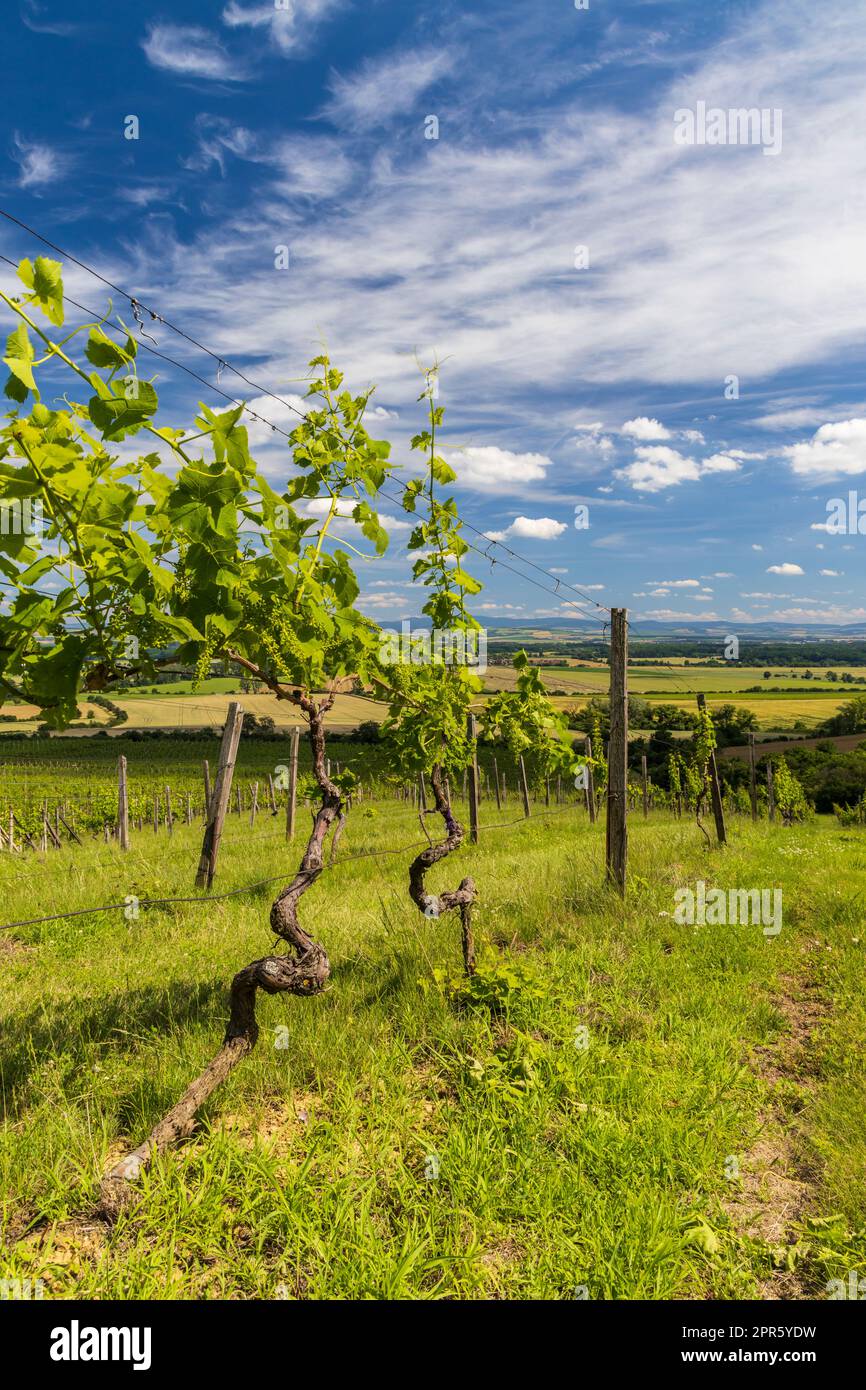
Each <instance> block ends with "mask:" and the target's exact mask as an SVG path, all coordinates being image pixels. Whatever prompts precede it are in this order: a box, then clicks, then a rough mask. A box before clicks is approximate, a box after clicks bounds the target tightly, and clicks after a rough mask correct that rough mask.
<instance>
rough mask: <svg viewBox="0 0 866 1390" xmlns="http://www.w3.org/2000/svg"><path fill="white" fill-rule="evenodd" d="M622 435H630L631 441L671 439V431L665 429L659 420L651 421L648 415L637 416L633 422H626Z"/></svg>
mask: <svg viewBox="0 0 866 1390" xmlns="http://www.w3.org/2000/svg"><path fill="white" fill-rule="evenodd" d="M620 434H625V435H628V436H629V438H631V439H670V437H671V432H670V430H668V429H665V427H664V425H663V424H661V423H660V422H659V421H658V420H651V419H649V418H648V417H647V416H646V415H636V416H635V418H634V419H633V420H626V422H625V424H624V425H623V426H622V429H621V430H620Z"/></svg>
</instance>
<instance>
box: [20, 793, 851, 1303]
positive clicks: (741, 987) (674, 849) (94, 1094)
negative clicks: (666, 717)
mask: <svg viewBox="0 0 866 1390" xmlns="http://www.w3.org/2000/svg"><path fill="white" fill-rule="evenodd" d="M366 810H370V811H373V812H374V814H372V815H368V814H366V811H365V808H363V807H361V808H356V810H355V811H354V812H353V814H352V816H351V818H350V821H349V824H348V826H347V829H346V833H345V836H344V838H343V841H342V843H341V849H340V861H338V863H337V865H336V866H335V867H334V868H333V869H332V870H331V871H329V872H328V873H326V874H325V875H324V877H323V879H322V881H321V882H320V884H318V885H317V886H316V887H315V888H314V889H313V890H311V892H310V893H309V894H308V895H307V897H306V898H305V899H304V905H303V918H304V921H305V923H306V924H307V925H308V926H309V927H310V928H311V929H312V930H313V932H314V934H315V935H316V936H317V937H318V938H319V939H320V940H322V941H323V942H324V943H325V944H326V945H327V948H328V950H329V953H330V956H331V963H332V969H333V974H332V978H331V985H330V988H329V989H328V991H327V992H326V994H325V995H324V996H322V997H319V998H314V999H309V1000H300V999H295V998H288V999H286V998H281V999H263V1000H261V1002H260V1005H259V1016H260V1022H261V1024H262V1036H261V1039H260V1042H259V1045H258V1047H257V1049H256V1050H255V1052H254V1053H253V1054H252V1056H251V1057H250V1058H249V1059H247V1060H246V1061H245V1062H244V1063H243V1064H242V1065H241V1066H240V1067H239V1068H238V1070H237V1071H236V1072H235V1073H234V1075H233V1077H232V1078H231V1079H230V1081H229V1082H228V1083H227V1084H226V1086H225V1087H224V1088H223V1089H222V1090H220V1091H218V1092H217V1093H216V1094H215V1096H214V1097H213V1098H212V1100H211V1101H210V1102H209V1104H208V1106H207V1109H206V1111H205V1114H204V1116H203V1122H202V1125H201V1128H200V1131H199V1132H198V1134H197V1135H196V1136H195V1137H194V1138H193V1139H192V1140H191V1141H189V1142H188V1143H186V1144H185V1145H184V1146H183V1147H181V1148H179V1149H177V1150H176V1151H174V1152H172V1153H170V1154H167V1155H166V1156H164V1157H163V1158H162V1159H161V1160H160V1161H159V1163H158V1164H157V1166H156V1167H155V1168H154V1170H153V1171H152V1172H151V1174H150V1175H149V1176H148V1177H147V1178H146V1180H145V1181H144V1183H143V1186H142V1196H143V1200H142V1202H141V1205H140V1206H139V1207H137V1208H136V1209H135V1210H133V1211H132V1212H131V1213H130V1214H129V1215H127V1216H125V1217H123V1218H122V1219H121V1220H120V1222H119V1224H118V1225H117V1226H116V1227H114V1228H109V1227H107V1226H105V1225H103V1224H102V1223H101V1221H100V1220H99V1219H97V1218H96V1217H95V1216H94V1206H93V1204H94V1200H95V1197H96V1193H97V1180H98V1176H99V1174H100V1172H101V1171H102V1170H103V1168H104V1167H105V1165H106V1163H107V1161H108V1160H109V1158H113V1157H115V1156H117V1155H118V1154H119V1153H120V1152H121V1151H123V1150H124V1149H125V1146H126V1145H127V1143H128V1141H129V1140H133V1141H134V1142H138V1141H139V1140H140V1139H141V1138H142V1137H143V1136H144V1134H145V1133H146V1132H147V1131H148V1129H149V1128H150V1127H151V1125H152V1124H153V1123H154V1122H155V1120H156V1119H157V1118H158V1117H159V1116H160V1115H161V1114H162V1113H163V1112H164V1111H165V1109H166V1108H167V1107H168V1106H169V1105H170V1104H171V1103H172V1102H173V1101H174V1100H175V1099H176V1098H177V1096H178V1095H179V1094H180V1092H181V1091H182V1090H183V1089H184V1087H185V1086H186V1084H187V1083H188V1081H189V1080H190V1079H191V1078H192V1076H193V1075H195V1074H196V1073H197V1072H198V1071H199V1070H200V1068H201V1067H202V1065H203V1064H204V1063H205V1062H206V1061H207V1060H208V1059H209V1058H210V1057H211V1055H212V1054H213V1052H214V1051H215V1049H216V1047H217V1046H218V1045H219V1042H220V1040H221V1037H222V1030H223V1026H224V1022H225V1017H226V996H227V985H228V982H229V981H230V979H231V976H232V975H233V973H234V972H235V971H236V970H237V969H238V968H239V967H240V966H241V965H243V964H245V963H246V962H248V961H249V960H252V959H254V958H255V957H257V956H260V955H262V954H263V953H265V952H266V951H267V950H268V949H270V941H271V938H270V933H269V931H268V925H267V917H268V908H269V904H270V901H271V896H272V894H273V892H274V885H271V886H269V887H265V888H261V889H259V890H256V891H254V892H250V893H247V894H244V895H241V896H237V897H233V898H228V899H224V900H222V901H220V900H215V901H212V902H210V903H208V904H207V905H206V906H205V905H196V904H179V905H177V906H174V907H162V908H154V909H150V910H146V911H142V913H141V916H140V918H139V919H138V920H136V921H129V922H128V921H126V920H125V918H124V916H123V915H122V914H121V913H119V912H115V913H104V912H103V913H91V914H88V915H85V916H81V917H76V918H72V919H71V920H68V921H64V922H53V923H46V924H44V925H42V926H34V927H28V928H21V929H18V930H16V931H13V932H8V931H7V932H3V933H0V938H2V945H0V949H2V950H3V1005H2V1007H3V1033H4V1037H5V1039H6V1042H5V1045H4V1049H3V1062H2V1089H3V1099H4V1108H5V1125H4V1129H3V1134H2V1148H0V1187H2V1191H3V1193H4V1194H5V1195H4V1198H3V1206H2V1220H3V1231H2V1242H3V1245H4V1247H5V1253H4V1255H3V1256H2V1261H0V1264H2V1268H0V1275H2V1276H3V1277H30V1278H42V1279H43V1280H44V1281H45V1292H46V1297H48V1296H50V1297H61V1298H62V1297H74V1296H78V1297H99V1298H118V1297H120V1298H139V1297H149V1296H155V1297H163V1298H172V1299H193V1298H240V1299H245V1298H253V1297H264V1298H268V1299H274V1298H276V1299H282V1298H288V1299H295V1298H382V1297H388V1298H431V1299H435V1298H461V1299H479V1298H504V1297H507V1298H517V1299H526V1298H533V1297H543V1298H554V1299H572V1298H575V1297H585V1296H588V1297H591V1298H628V1299H664V1298H678V1299H706V1298H716V1299H725V1298H732V1297H738V1296H742V1297H764V1298H775V1297H783V1298H792V1299H796V1298H802V1297H808V1296H817V1297H826V1291H825V1286H826V1282H827V1280H828V1279H829V1278H832V1277H843V1278H844V1277H846V1275H847V1272H848V1271H849V1270H850V1269H856V1270H858V1271H859V1272H860V1274H863V1273H864V1270H866V1245H864V1226H866V1221H864V1208H866V1196H864V1184H863V1174H864V1164H866V1135H864V1129H863V1124H862V1116H863V1112H864V1108H866V1079H864V1069H863V1066H862V1057H863V1049H864V1044H866V982H864V971H863V951H864V949H866V945H864V938H863V907H862V894H863V891H864V888H866V841H864V837H863V834H862V833H855V832H851V831H847V832H846V831H842V830H841V829H840V828H839V827H838V826H837V825H836V824H835V822H828V821H825V822H817V821H816V822H813V823H811V824H808V825H806V826H803V827H800V828H797V829H794V830H788V831H786V830H783V829H781V828H779V827H776V828H772V827H768V826H766V825H762V826H758V827H757V828H756V829H755V828H753V827H752V826H751V823H748V822H744V821H740V820H736V821H735V822H734V824H733V826H732V829H731V845H730V847H729V849H728V850H727V851H726V852H724V853H719V852H713V853H710V854H708V853H707V852H706V851H705V850H704V849H703V848H702V845H703V840H702V837H701V835H700V833H699V831H698V830H697V828H696V827H695V826H694V824H693V823H690V822H688V821H686V820H683V821H681V822H674V821H671V820H668V819H665V818H663V817H662V815H661V814H660V813H659V814H658V815H653V816H651V817H650V819H649V821H648V822H646V823H644V822H643V820H642V819H640V818H635V819H634V820H633V824H632V836H631V873H632V877H631V891H630V895H629V898H628V901H627V903H626V904H625V906H623V905H622V904H621V903H620V901H619V900H618V899H617V898H616V897H615V896H613V895H612V894H611V893H610V892H609V891H608V890H606V889H605V888H604V887H603V883H602V867H603V853H604V843H603V842H604V828H603V825H602V824H599V825H598V826H596V827H590V826H589V825H588V823H587V821H586V817H585V815H584V813H583V812H582V811H578V810H577V809H575V808H571V807H569V808H568V809H566V810H564V811H559V812H558V813H557V814H555V815H551V816H549V817H548V818H546V819H542V818H541V817H540V816H539V817H538V818H537V819H536V818H533V819H532V820H530V821H528V822H524V821H522V820H520V821H519V822H518V823H517V824H515V825H512V826H510V827H509V828H507V829H499V830H493V829H490V830H489V832H488V833H487V834H484V833H482V840H481V844H480V845H479V846H477V847H474V848H472V847H469V846H467V847H465V848H464V849H462V850H461V851H460V853H459V855H458V856H455V857H454V858H453V859H452V860H451V862H450V864H447V865H445V866H440V868H438V869H437V870H436V871H434V874H433V875H431V878H432V880H433V882H432V884H431V886H432V887H434V888H436V887H438V886H444V885H445V884H446V883H452V882H455V881H456V880H457V878H458V877H460V876H462V875H463V874H464V873H467V872H471V873H472V874H473V876H474V877H475V879H476V881H477V883H478V886H479V890H480V904H479V908H478V911H477V930H478V934H479V937H480V939H481V941H482V943H483V944H484V948H485V956H484V961H483V966H482V972H481V985H482V986H483V990H482V989H479V991H478V996H479V997H477V998H474V999H473V998H471V997H467V996H466V994H465V992H463V991H461V989H460V988H459V986H458V987H457V988H456V989H454V990H452V989H450V988H449V986H448V983H447V977H449V976H455V977H456V972H457V968H458V964H459V940H458V935H459V933H458V929H457V927H456V925H455V923H454V922H450V921H446V920H441V921H439V922H435V923H430V922H428V921H426V920H425V919H424V918H422V917H421V916H419V914H418V912H417V911H416V909H415V908H414V907H412V906H411V905H410V903H409V901H408V898H407V894H406V870H407V864H408V862H409V859H410V857H411V851H410V850H409V849H408V848H407V846H408V845H410V844H411V843H412V842H415V841H417V840H418V837H419V836H418V824H417V819H416V818H415V817H414V816H413V815H412V814H411V813H409V812H407V811H404V810H402V809H401V807H399V806H398V805H397V804H396V803H395V802H393V801H391V802H387V803H381V804H380V805H378V806H376V807H368V808H366ZM483 812H484V817H485V818H486V821H487V822H488V824H489V823H490V822H491V820H493V821H500V820H509V819H511V817H512V816H514V815H516V813H517V808H516V807H515V806H514V804H513V801H512V802H511V804H510V805H509V807H508V808H507V809H506V813H505V814H500V815H497V813H496V810H495V807H492V806H490V805H489V804H488V803H485V804H484V807H483ZM199 841H200V829H199V828H198V827H189V828H187V827H185V826H179V827H178V828H177V829H176V831H175V834H174V836H173V838H172V841H171V844H170V846H169V844H168V842H167V839H166V837H165V836H160V837H159V838H156V837H154V836H152V835H151V836H147V835H143V836H136V837H135V838H134V844H133V849H132V850H131V851H130V853H129V854H127V855H122V854H121V853H120V851H119V850H117V848H116V847H115V846H113V845H105V844H102V843H94V842H89V843H88V845H87V847H85V848H84V849H75V848H70V849H68V850H67V849H64V850H61V851H54V852H51V853H49V854H48V855H46V856H39V855H33V854H28V855H27V856H26V857H25V856H10V855H6V854H4V855H0V886H2V891H3V903H4V907H3V914H4V920H12V919H14V918H19V917H29V916H36V915H43V914H45V913H49V912H51V911H52V910H54V911H73V910H75V909H77V908H79V907H86V906H89V905H92V904H93V903H94V902H102V903H108V902H112V901H122V900H123V899H124V898H125V897H126V895H128V894H135V895H137V896H138V897H141V898H143V897H146V896H148V895H153V894H155V893H160V894H170V895H189V893H190V891H191V880H192V871H193V865H194V860H195V856H196V852H197V848H198V845H199ZM371 850H387V851H389V853H388V854H386V855H383V856H382V857H377V858H367V859H358V860H356V861H353V860H352V859H351V858H350V856H351V855H353V854H358V853H363V852H365V851H371ZM296 857H297V851H295V852H294V853H292V852H289V851H287V850H286V848H285V846H284V844H283V843H282V841H281V839H280V836H279V834H276V835H273V836H268V835H266V834H264V833H262V834H261V835H259V833H258V832H257V833H256V835H255V836H250V835H248V834H246V833H244V832H243V831H242V830H241V828H240V826H239V825H238V823H236V822H235V823H233V824H232V825H230V826H229V829H228V831H227V834H226V839H225V843H224V853H223V858H222V862H221V868H220V874H219V881H218V883H217V889H218V890H223V891H226V890H229V889H231V888H233V887H236V886H241V885H245V884H249V883H250V881H251V880H259V879H267V878H270V877H272V876H274V875H283V874H285V872H286V870H287V866H288V865H290V864H291V863H293V862H294V860H295V859H296ZM698 879H704V880H706V881H707V882H708V883H710V884H712V885H719V886H725V887H727V886H734V885H736V886H748V887H752V886H761V887H775V886H778V887H781V888H782V890H783V894H784V898H783V901H784V926H783V929H782V931H781V934H780V935H779V936H778V937H776V938H774V939H771V938H768V937H766V936H765V935H764V934H763V933H762V931H761V929H760V927H748V926H739V927H725V928H720V927H715V928H714V927H702V928H699V927H695V928H693V927H687V926H680V925H677V924H676V923H675V921H674V919H673V916H672V914H673V911H674V891H675V889H676V888H677V887H678V886H682V885H693V884H694V883H695V882H696V880H698ZM482 993H484V994H486V996H487V1001H486V1002H485V1001H484V999H482V997H481V996H482ZM491 1001H492V1006H491ZM581 1029H585V1030H586V1031H585V1032H583V1033H582V1032H581V1031H580V1030H581ZM281 1030H282V1031H281Z"/></svg>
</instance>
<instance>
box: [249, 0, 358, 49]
mask: <svg viewBox="0 0 866 1390" xmlns="http://www.w3.org/2000/svg"><path fill="white" fill-rule="evenodd" d="M344 6H345V0H288V3H287V4H284V5H283V6H281V7H277V5H276V4H275V3H274V0H270V2H269V3H265V4H256V5H241V4H238V3H237V0H229V4H228V5H226V7H225V9H224V10H223V12H222V21H223V24H225V25H226V26H227V28H229V29H244V28H246V29H266V30H267V31H268V32H267V42H268V44H271V43H273V44H274V45H275V46H276V48H277V49H278V50H279V52H281V53H283V54H286V55H287V56H288V55H294V54H296V53H297V52H298V50H299V49H302V48H304V47H305V46H306V44H307V43H308V42H309V40H310V39H311V37H312V35H313V33H314V31H315V29H316V28H317V27H318V25H319V24H321V23H322V22H323V21H324V20H326V19H328V18H330V16H331V15H332V14H334V13H335V12H336V11H337V10H338V9H342V8H344Z"/></svg>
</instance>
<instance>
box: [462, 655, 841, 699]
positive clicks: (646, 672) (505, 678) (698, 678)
mask: <svg viewBox="0 0 866 1390" xmlns="http://www.w3.org/2000/svg"><path fill="white" fill-rule="evenodd" d="M768 669H769V668H768V667H766V666H737V667H731V668H730V669H727V668H725V667H719V666H716V667H712V666H711V667H706V666H704V667H698V666H682V665H679V666H673V665H671V664H669V663H667V664H666V663H659V665H658V666H638V667H631V668H630V669H629V673H628V683H629V689H630V690H631V692H632V694H633V695H641V694H643V693H644V692H646V691H649V690H652V691H668V690H669V691H670V692H671V697H673V696H674V695H676V694H677V693H680V694H682V693H683V692H684V691H699V690H701V691H705V692H709V691H711V690H712V691H718V692H723V691H727V690H733V691H737V690H747V689H748V688H749V687H750V686H753V685H758V686H761V687H765V686H774V685H782V686H794V687H795V688H796V692H797V693H798V694H799V693H800V690H801V688H802V691H803V693H804V694H806V695H808V694H809V692H810V691H813V690H818V691H828V692H829V691H832V692H834V693H835V692H838V694H839V698H840V700H843V699H849V698H850V695H851V693H853V692H854V691H856V690H858V689H860V690H864V689H866V686H859V687H858V686H856V685H848V684H845V685H843V684H842V683H841V681H828V680H825V679H824V677H823V672H822V673H821V678H820V679H818V678H817V676H816V678H815V679H813V680H808V681H806V680H803V677H802V672H797V671H796V670H795V669H794V668H793V667H776V668H774V670H773V674H772V676H771V678H770V679H769V680H767V681H765V680H764V672H765V671H766V670H768ZM826 669H827V670H834V671H836V673H837V674H838V675H839V676H840V677H841V676H842V675H843V674H849V675H852V676H860V677H866V668H864V667H862V666H861V667H856V666H833V667H827V668H826ZM542 673H543V676H544V682H545V684H546V685H547V686H552V687H554V688H556V689H560V690H568V691H572V690H574V691H576V692H580V691H596V690H597V691H606V690H607V687H608V683H609V680H610V675H609V671H608V667H607V666H602V665H589V666H587V665H584V664H582V663H581V664H580V665H562V666H545V667H542ZM514 681H515V673H514V671H513V670H512V669H511V668H510V667H508V666H490V667H488V670H487V674H486V675H485V677H484V684H485V687H486V688H488V689H490V690H511V689H513V687H514Z"/></svg>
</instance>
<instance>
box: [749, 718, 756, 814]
mask: <svg viewBox="0 0 866 1390" xmlns="http://www.w3.org/2000/svg"><path fill="white" fill-rule="evenodd" d="M749 799H750V800H751V803H752V820H753V821H756V820H757V819H758V777H757V767H756V764H755V735H754V734H749Z"/></svg>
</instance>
